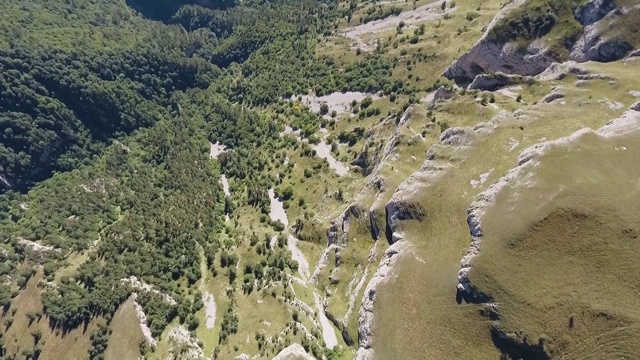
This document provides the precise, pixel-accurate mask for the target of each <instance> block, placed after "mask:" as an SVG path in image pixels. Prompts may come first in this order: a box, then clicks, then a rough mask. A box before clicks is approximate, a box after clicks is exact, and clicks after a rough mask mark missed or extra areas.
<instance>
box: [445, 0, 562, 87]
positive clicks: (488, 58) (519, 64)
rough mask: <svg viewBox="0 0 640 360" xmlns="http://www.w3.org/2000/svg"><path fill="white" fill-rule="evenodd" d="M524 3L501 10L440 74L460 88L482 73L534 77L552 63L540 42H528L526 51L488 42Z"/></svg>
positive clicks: (521, 1) (513, 46)
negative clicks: (506, 18)
mask: <svg viewBox="0 0 640 360" xmlns="http://www.w3.org/2000/svg"><path fill="white" fill-rule="evenodd" d="M524 3H525V0H515V1H513V2H511V3H509V4H508V5H506V6H504V7H503V8H502V9H501V10H500V12H498V14H497V15H496V16H495V17H494V18H493V20H492V21H491V23H490V24H489V25H488V26H487V28H486V30H485V32H484V34H483V35H482V37H481V38H480V40H478V41H477V42H476V43H475V45H474V46H473V47H472V48H471V50H469V51H468V52H467V53H465V54H463V55H462V56H461V57H460V58H459V59H457V60H456V61H455V62H454V63H453V64H451V65H450V66H449V67H448V68H447V69H446V70H445V72H444V74H443V75H444V76H445V77H447V78H449V79H453V80H456V82H459V83H462V84H468V83H470V82H471V81H472V80H473V79H474V78H475V77H476V76H478V75H479V74H482V73H495V72H503V73H507V74H519V75H527V76H532V75H537V74H539V73H541V72H542V71H544V69H546V68H547V67H548V66H549V65H550V64H551V63H553V61H554V59H553V57H552V56H551V55H550V54H549V51H548V49H547V48H546V47H545V46H544V45H543V44H542V43H540V42H532V43H531V44H530V45H529V46H528V47H527V48H526V49H522V48H521V47H520V46H519V45H518V44H515V43H501V42H498V41H495V40H493V39H492V38H491V36H490V34H491V32H492V30H493V29H494V28H495V27H496V25H498V24H499V22H500V21H501V20H502V19H503V18H504V17H505V16H507V15H508V14H509V13H510V12H511V11H512V10H514V9H516V8H518V7H520V6H521V5H522V4H524Z"/></svg>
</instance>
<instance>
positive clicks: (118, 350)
mask: <svg viewBox="0 0 640 360" xmlns="http://www.w3.org/2000/svg"><path fill="white" fill-rule="evenodd" d="M110 327H111V330H112V331H113V332H112V333H111V336H109V342H108V345H107V349H106V351H105V354H104V356H105V359H134V358H138V357H140V342H141V341H146V339H145V338H144V336H143V335H142V330H140V322H139V321H138V317H137V315H136V310H135V308H134V307H133V300H132V299H129V300H127V301H126V302H125V303H124V304H122V305H120V308H119V309H118V311H116V313H115V315H114V316H113V319H112V320H111V325H110Z"/></svg>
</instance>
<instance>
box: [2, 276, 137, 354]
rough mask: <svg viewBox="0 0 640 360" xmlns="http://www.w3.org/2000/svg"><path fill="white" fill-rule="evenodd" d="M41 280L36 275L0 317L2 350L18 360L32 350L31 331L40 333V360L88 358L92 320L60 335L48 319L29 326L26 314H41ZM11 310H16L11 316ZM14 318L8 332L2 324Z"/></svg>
mask: <svg viewBox="0 0 640 360" xmlns="http://www.w3.org/2000/svg"><path fill="white" fill-rule="evenodd" d="M41 279H42V273H41V272H40V271H38V272H37V273H36V274H35V275H34V276H33V277H31V279H30V280H29V282H28V283H27V285H26V286H25V288H24V289H23V290H22V291H21V292H20V294H19V295H18V296H17V297H16V298H15V299H14V300H13V302H12V305H11V308H10V309H9V312H7V313H5V314H3V315H2V316H0V320H1V321H2V324H3V325H2V330H3V336H2V337H3V339H4V344H5V349H7V351H8V352H9V353H15V354H19V355H18V359H19V358H21V357H20V356H23V355H22V351H23V350H29V349H33V348H34V345H35V343H34V339H33V336H32V335H31V334H32V332H34V331H38V330H39V331H41V332H42V338H41V339H40V341H39V342H38V344H39V346H40V348H41V350H42V352H41V355H40V357H39V359H45V360H49V359H51V360H54V359H61V358H70V359H83V358H87V357H88V352H87V351H88V349H89V346H90V344H91V341H90V339H89V336H88V335H90V334H91V333H92V332H93V331H94V330H95V329H97V321H98V320H99V319H94V320H92V321H91V322H89V323H88V324H87V326H86V327H83V326H80V327H78V328H77V329H73V330H71V331H69V332H66V333H63V331H62V330H61V329H51V328H50V327H49V319H48V318H47V317H46V316H44V315H43V316H41V317H40V318H36V319H35V320H34V321H33V322H31V323H30V321H29V319H28V318H27V314H28V313H34V314H35V313H40V314H42V312H43V307H42V302H41V301H40V289H39V288H38V283H39V281H40V280H41ZM12 309H15V313H14V314H13V316H12V315H11V313H12V312H13V310H12ZM9 317H12V318H13V323H12V325H11V326H10V327H9V328H8V329H7V328H6V327H5V326H4V321H5V320H6V319H7V318H9ZM136 346H137V344H136Z"/></svg>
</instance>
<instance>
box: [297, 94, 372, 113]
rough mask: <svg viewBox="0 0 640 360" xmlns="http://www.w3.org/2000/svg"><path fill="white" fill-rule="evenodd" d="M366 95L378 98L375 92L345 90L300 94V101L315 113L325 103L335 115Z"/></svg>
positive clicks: (346, 110)
mask: <svg viewBox="0 0 640 360" xmlns="http://www.w3.org/2000/svg"><path fill="white" fill-rule="evenodd" d="M367 96H370V97H371V98H372V99H373V100H378V99H380V96H378V95H377V94H367V93H362V92H353V91H347V92H344V93H341V92H334V93H331V94H327V95H323V96H315V95H304V96H302V103H303V104H305V105H307V106H309V109H311V111H313V112H315V113H319V112H320V107H321V106H322V104H327V106H328V107H329V113H331V112H332V111H335V112H336V114H337V115H342V114H347V113H349V112H350V111H351V102H352V101H354V100H355V101H357V102H361V101H362V100H364V98H366V97H367ZM291 99H292V100H293V99H297V96H293V97H292V98H291Z"/></svg>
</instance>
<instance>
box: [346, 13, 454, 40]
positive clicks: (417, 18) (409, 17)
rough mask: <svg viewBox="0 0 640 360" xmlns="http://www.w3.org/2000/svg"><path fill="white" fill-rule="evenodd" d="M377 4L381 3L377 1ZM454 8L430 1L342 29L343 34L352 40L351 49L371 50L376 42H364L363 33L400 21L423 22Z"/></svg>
mask: <svg viewBox="0 0 640 360" xmlns="http://www.w3.org/2000/svg"><path fill="white" fill-rule="evenodd" d="M378 4H379V5H381V4H382V3H381V2H379V3H378ZM456 10H457V7H454V8H451V7H447V9H445V11H441V10H440V3H439V2H432V3H428V4H426V5H423V6H420V7H418V8H416V9H415V10H410V11H405V12H402V13H400V14H399V15H397V16H389V17H386V18H384V19H380V20H374V21H370V22H368V23H366V24H360V25H357V26H354V27H350V28H347V29H345V30H344V31H343V34H344V36H345V37H347V38H349V39H351V40H353V42H354V43H353V44H352V49H360V50H362V51H373V50H375V49H376V43H375V42H373V41H369V42H365V41H364V40H363V38H362V37H363V35H368V34H376V33H379V32H381V31H385V30H388V29H390V28H395V27H397V26H398V25H399V24H400V22H404V23H405V24H406V25H411V24H415V23H424V22H426V21H430V20H436V19H439V18H441V17H443V16H445V15H446V14H448V13H452V12H454V11H456Z"/></svg>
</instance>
